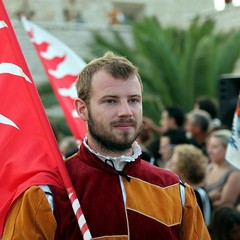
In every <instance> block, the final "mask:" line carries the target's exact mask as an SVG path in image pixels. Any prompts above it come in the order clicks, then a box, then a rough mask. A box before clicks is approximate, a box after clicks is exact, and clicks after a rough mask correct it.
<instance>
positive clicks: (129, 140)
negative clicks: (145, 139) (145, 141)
mask: <svg viewBox="0 0 240 240" xmlns="http://www.w3.org/2000/svg"><path fill="white" fill-rule="evenodd" d="M88 113H89V119H88V131H89V133H90V134H91V135H92V137H93V138H94V139H95V141H97V142H98V143H99V144H100V145H101V147H103V148H105V149H108V150H111V151H116V152H123V151H125V150H128V149H130V148H131V147H132V144H133V142H134V141H135V140H136V138H137V137H138V135H139V134H140V129H138V131H137V132H136V133H135V135H134V136H132V137H129V132H123V133H122V138H121V140H119V139H118V138H117V137H116V136H114V134H112V133H111V129H110V126H111V125H109V129H105V128H104V126H103V125H102V124H101V123H100V122H98V121H96V120H94V118H93V117H92V114H91V111H89V112H88ZM127 121H128V122H131V123H134V125H136V122H135V121H133V120H130V119H128V120H126V119H125V120H120V121H119V122H125V123H126V122H127Z"/></svg>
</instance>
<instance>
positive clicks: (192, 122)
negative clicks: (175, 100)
mask: <svg viewBox="0 0 240 240" xmlns="http://www.w3.org/2000/svg"><path fill="white" fill-rule="evenodd" d="M210 122H211V117H210V115H209V113H207V112H206V111H204V110H193V111H191V112H189V113H188V114H187V118H186V125H185V130H186V132H187V135H188V137H189V139H190V142H191V144H193V145H194V146H196V147H198V148H200V149H201V150H202V151H203V153H204V154H206V155H207V150H206V141H207V136H208V131H209V126H210Z"/></svg>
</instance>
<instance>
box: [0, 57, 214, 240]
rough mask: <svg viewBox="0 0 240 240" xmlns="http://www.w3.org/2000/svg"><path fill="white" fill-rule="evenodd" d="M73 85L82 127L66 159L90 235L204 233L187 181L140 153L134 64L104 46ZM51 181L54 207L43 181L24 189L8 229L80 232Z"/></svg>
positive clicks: (62, 235)
mask: <svg viewBox="0 0 240 240" xmlns="http://www.w3.org/2000/svg"><path fill="white" fill-rule="evenodd" d="M76 89H77V94H78V98H77V99H76V100H75V107H76V110H77V112H78V115H79V117H80V118H81V119H83V120H84V121H85V122H86V124H87V129H88V133H87V136H86V137H85V139H84V141H83V143H82V144H81V147H80V150H79V151H78V152H77V153H76V154H75V155H73V156H71V157H70V158H68V159H67V161H66V166H67V169H68V172H69V175H70V178H71V180H72V183H73V187H74V188H75V191H76V194H77V197H78V199H79V201H80V204H81V208H82V211H83V213H84V215H85V218H86V222H87V224H88V227H89V230H90V232H91V235H92V237H93V239H102V240H107V239H108V240H109V239H119V240H120V239H121V240H125V239H132V240H141V239H142V240H146V239H151V240H152V239H168V240H171V239H173V240H175V239H184V240H192V239H194V240H197V239H202V240H203V239H204V240H208V239H210V238H209V234H208V230H207V228H206V226H205V223H204V220H203V217H202V214H201V211H200V209H199V207H198V204H197V202H196V198H195V195H194V192H193V190H192V189H191V187H190V186H189V185H187V184H184V183H181V182H180V181H179V177H178V176H177V175H175V174H173V173H172V172H170V171H167V170H164V169H161V168H158V167H156V166H153V165H152V164H150V163H148V162H146V161H144V160H141V159H140V157H139V156H140V155H141V148H140V147H139V145H138V144H137V142H136V141H135V140H136V138H137V137H138V135H139V133H140V131H141V127H142V114H143V112H142V90H143V89H142V82H141V78H140V76H139V74H138V71H137V68H136V67H135V66H134V65H133V64H132V63H131V62H130V61H128V60H127V59H126V58H124V57H121V56H117V55H114V54H113V53H111V52H108V53H106V54H105V55H104V56H103V57H101V58H98V59H95V60H93V61H91V62H90V63H89V64H87V66H85V68H84V69H83V70H82V71H81V73H80V74H79V77H78V80H77V83H76ZM50 189H51V192H52V195H53V205H54V209H53V210H51V208H50V206H49V204H48V200H47V198H46V197H45V198H44V197H43V195H44V192H43V191H42V190H41V189H39V188H37V187H34V188H33V189H29V190H28V191H27V192H25V194H23V196H22V197H21V198H22V199H21V198H20V200H21V206H18V207H17V208H16V209H14V208H13V209H12V211H11V213H10V214H9V218H8V220H7V226H8V224H9V225H13V226H15V227H14V228H13V227H12V229H13V230H12V231H10V230H11V228H10V227H9V228H7V230H8V231H7V230H6V231H5V232H7V235H8V236H18V239H23V238H21V236H23V235H21V234H23V233H24V234H25V235H24V236H28V238H27V239H83V237H82V235H81V232H80V230H79V227H78V222H77V220H76V217H75V215H74V213H73V210H72V206H71V203H70V201H69V199H68V195H67V192H66V191H65V190H64V189H60V188H57V187H54V186H50ZM36 192H37V193H36ZM37 195H40V196H41V201H40V200H39V199H38V198H37ZM26 209H28V210H26ZM13 213H14V214H13ZM11 216H15V218H14V217H12V218H11ZM28 219H31V221H29V220H28ZM23 220H24V221H26V222H27V223H28V226H27V227H28V228H25V226H24V224H23V223H22V222H21V221H23ZM26 229H28V230H26ZM17 234H18V235H17ZM19 236H20V237H19ZM29 236H34V238H31V237H29ZM36 236H37V237H38V238H36ZM4 239H8V238H4ZM11 239H13V238H11Z"/></svg>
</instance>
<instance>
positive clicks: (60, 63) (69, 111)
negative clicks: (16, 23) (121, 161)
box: [22, 17, 86, 141]
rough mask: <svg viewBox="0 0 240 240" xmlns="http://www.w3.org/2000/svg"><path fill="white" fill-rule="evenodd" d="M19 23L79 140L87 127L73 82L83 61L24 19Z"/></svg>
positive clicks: (83, 135) (59, 42) (70, 126)
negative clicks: (78, 105) (75, 106)
mask: <svg viewBox="0 0 240 240" xmlns="http://www.w3.org/2000/svg"><path fill="white" fill-rule="evenodd" d="M22 23H23V26H24V28H25V29H26V31H27V32H28V34H29V36H30V39H31V41H32V43H33V45H34V47H35V49H36V51H37V53H38V56H39V58H40V60H41V62H42V63H43V66H44V68H45V71H46V73H47V75H48V78H49V80H50V83H51V85H52V88H53V91H54V93H55V96H56V97H57V99H58V101H59V103H60V106H61V107H62V110H63V112H64V114H65V117H66V120H67V122H68V125H69V128H70V129H71V132H72V134H73V136H74V137H75V138H76V139H77V140H80V141H82V140H83V139H84V137H85V135H86V126H85V122H84V121H83V120H81V119H80V118H79V117H78V114H77V112H76V110H75V108H74V99H75V98H76V97H77V93H76V90H75V81H76V79H77V76H78V74H79V72H80V71H81V69H82V68H83V67H84V66H85V65H86V64H85V62H84V61H83V60H82V59H81V58H80V57H79V56H78V55H77V54H76V53H75V52H73V51H72V50H71V49H70V48H69V47H68V46H66V45H65V44H64V43H62V42H61V41H59V40H58V39H57V38H55V37H54V36H53V35H51V34H50V33H48V32H47V31H45V30H44V29H42V28H40V27H39V26H37V25H36V24H34V23H32V22H30V21H29V20H27V19H26V18H25V17H22Z"/></svg>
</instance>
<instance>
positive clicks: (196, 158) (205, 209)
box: [168, 144, 212, 226]
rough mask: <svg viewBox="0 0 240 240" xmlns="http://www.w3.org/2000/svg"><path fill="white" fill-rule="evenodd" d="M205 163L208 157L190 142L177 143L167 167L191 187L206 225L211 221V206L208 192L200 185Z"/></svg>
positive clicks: (204, 171)
mask: <svg viewBox="0 0 240 240" xmlns="http://www.w3.org/2000/svg"><path fill="white" fill-rule="evenodd" d="M207 164H208V159H207V157H206V156H205V155H204V154H203V152H202V151H201V150H200V149H199V148H197V147H195V146H194V145H190V144H179V145H177V146H176V147H175V148H174V151H173V155H172V158H171V160H170V162H169V165H168V167H169V170H171V171H173V172H175V173H176V174H177V175H178V176H179V177H180V178H181V180H182V181H184V182H186V183H188V184H189V185H190V186H191V187H192V188H193V190H194V193H195V195H196V198H197V202H198V205H199V207H200V209H201V211H202V214H203V217H204V220H205V223H206V225H207V226H208V225H209V224H210V221H211V213H212V210H211V209H212V207H211V202H210V199H209V197H208V194H207V192H206V190H205V189H204V188H203V187H202V183H203V181H204V178H205V174H206V169H207Z"/></svg>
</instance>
